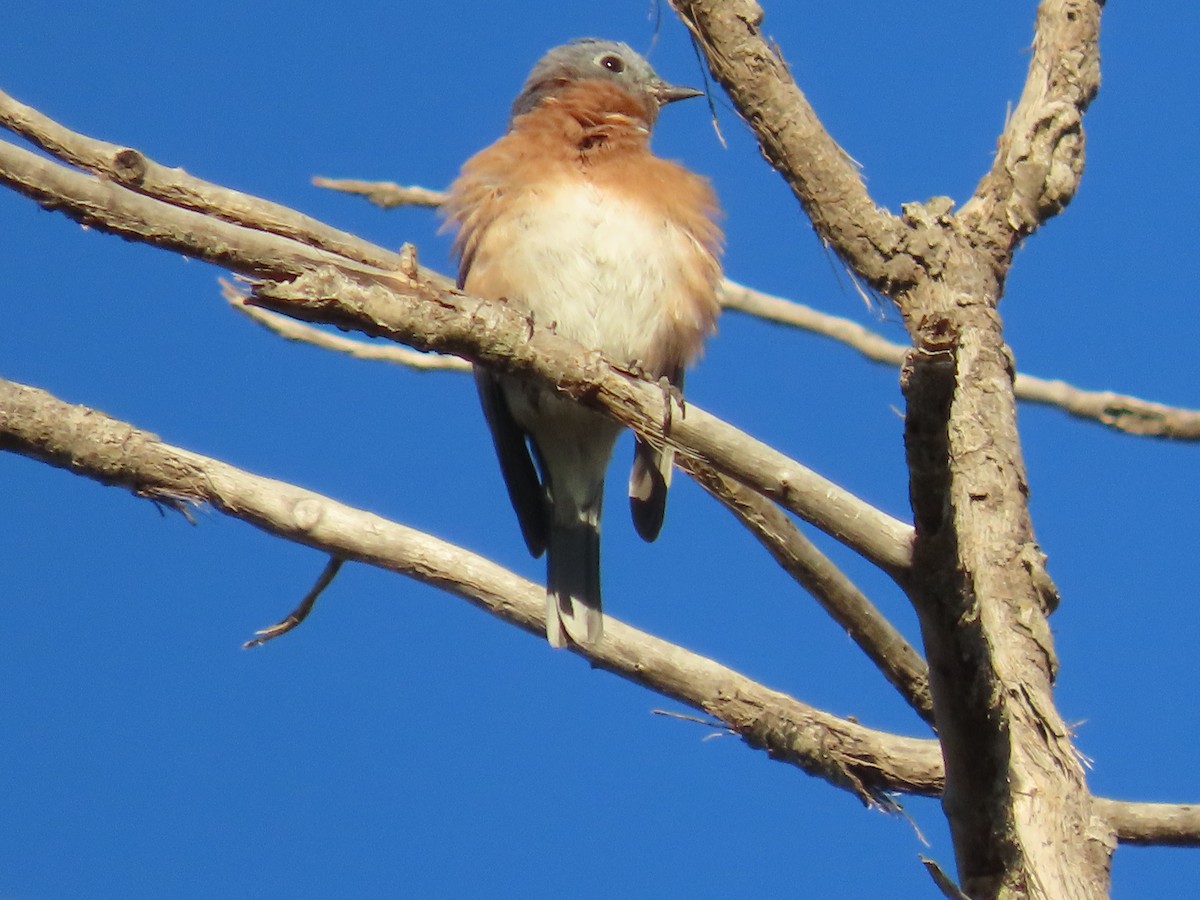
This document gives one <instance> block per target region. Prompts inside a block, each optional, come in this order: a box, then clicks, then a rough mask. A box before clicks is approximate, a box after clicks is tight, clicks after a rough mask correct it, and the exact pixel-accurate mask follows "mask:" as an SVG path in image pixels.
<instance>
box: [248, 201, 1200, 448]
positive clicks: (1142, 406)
mask: <svg viewBox="0 0 1200 900" xmlns="http://www.w3.org/2000/svg"><path fill="white" fill-rule="evenodd" d="M313 182H314V184H318V185H319V186H321V187H328V188H332V189H334V190H341V191H345V192H347V193H352V194H359V195H362V196H365V197H367V198H368V199H369V200H371V202H373V203H376V204H378V205H380V206H383V207H385V208H390V207H395V206H403V205H415V206H429V207H436V206H438V205H439V204H440V203H441V202H442V200H443V199H444V197H445V194H444V193H443V192H441V191H435V190H432V189H430V188H424V187H415V186H413V187H403V186H400V185H396V184H395V183H393V182H386V181H350V180H337V179H330V178H315V179H313ZM721 304H722V306H724V307H725V308H726V309H734V310H737V311H739V312H742V313H745V314H747V315H751V316H755V317H757V318H759V319H763V320H765V321H768V322H776V323H778V324H780V325H789V326H792V327H794V328H800V329H803V330H804V331H808V332H811V333H813V334H819V335H823V336H824V337H828V338H832V339H833V340H836V341H840V342H841V343H843V344H846V345H847V346H848V347H852V348H853V349H855V350H857V351H858V352H859V353H861V354H862V355H863V356H865V357H866V358H867V359H870V360H873V361H875V362H879V363H885V364H888V365H894V366H901V365H903V364H904V359H905V355H906V354H907V353H908V350H909V348H908V346H907V345H905V344H898V343H894V342H892V341H889V340H887V339H886V338H884V337H882V336H881V335H878V334H876V333H875V332H873V331H871V330H870V329H868V328H864V327H863V326H862V325H859V324H858V323H857V322H854V321H852V320H850V319H847V318H843V317H841V316H834V315H830V314H829V313H823V312H820V311H819V310H816V309H813V308H812V307H810V306H806V305H804V304H802V303H799V302H797V301H794V300H788V299H785V298H783V297H776V296H772V295H771V294H767V293H764V292H762V291H758V290H755V289H754V288H751V287H747V286H746V285H743V284H738V283H737V282H735V281H731V280H729V279H725V280H724V281H723V282H722V284H721ZM263 324H266V322H265V321H264V323H263ZM304 333H305V332H302V331H293V332H291V334H290V335H289V336H288V337H289V340H304V337H303V335H304ZM319 334H322V333H321V332H315V334H314V340H313V341H312V342H313V343H318V342H320V341H321V339H320V338H316V335H319ZM354 343H355V342H349V341H348V342H347V344H348V345H352V344H354ZM326 346H328V344H326ZM359 346H361V345H359ZM330 349H337V348H334V347H330ZM345 352H349V353H352V354H353V355H355V356H359V357H360V358H371V359H379V358H384V357H380V356H374V355H372V351H370V350H357V349H353V348H352V347H351V346H347V347H346V348H345ZM391 361H393V362H397V363H400V364H403V365H411V366H412V367H413V368H419V369H427V368H442V367H443V366H442V364H435V362H434V361H433V359H432V358H430V357H429V356H427V355H424V354H403V355H398V356H397V357H396V358H395V359H392V360H391ZM444 365H445V367H446V368H454V367H456V364H454V363H451V362H450V361H448V360H447V361H446V362H445V364H444ZM1014 387H1015V390H1016V393H1017V398H1018V399H1019V400H1024V401H1027V402H1029V403H1039V404H1043V405H1046V406H1053V407H1056V408H1058V409H1061V410H1063V411H1064V412H1066V413H1068V414H1070V415H1072V416H1075V417H1076V418H1079V419H1086V420H1088V421H1093V422H1099V423H1100V424H1102V425H1107V426H1108V427H1110V428H1114V429H1116V430H1118V431H1123V432H1125V433H1126V434H1133V435H1140V436H1144V437H1162V438H1170V439H1172V440H1182V441H1195V440H1200V410H1194V409H1186V408H1183V407H1176V406H1167V405H1165V404H1162V403H1156V402H1154V401H1152V400H1143V399H1141V398H1138V397H1132V396H1129V395H1127V394H1119V393H1114V392H1112V391H1090V390H1085V389H1083V388H1079V387H1076V386H1074V385H1071V384H1069V383H1068V382H1065V381H1062V380H1059V379H1046V378H1039V377H1037V376H1036V375H1027V374H1024V373H1021V372H1018V373H1017V374H1016V382H1015V385H1014Z"/></svg>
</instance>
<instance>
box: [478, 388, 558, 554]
mask: <svg viewBox="0 0 1200 900" xmlns="http://www.w3.org/2000/svg"><path fill="white" fill-rule="evenodd" d="M475 387H476V388H477V389H478V390H479V402H480V404H482V406H483V416H484V418H485V419H487V424H488V430H489V431H491V433H492V444H493V445H494V446H495V448H496V457H497V458H498V459H499V460H500V472H501V474H502V475H503V476H504V484H505V486H506V487H507V488H508V498H509V500H511V501H512V505H513V509H514V510H516V513H517V521H518V522H520V524H521V534H522V535H523V536H524V537H525V544H526V546H528V547H529V552H530V553H532V554H533V555H534V556H541V555H542V553H543V552H544V551H545V549H546V541H547V539H548V534H549V527H550V523H549V514H548V510H547V508H546V491H545V489H544V488H543V487H542V483H541V481H540V480H539V479H538V474H537V470H536V469H535V468H534V465H533V459H532V457H530V455H529V445H528V444H527V443H526V434H525V431H524V429H523V428H521V426H520V425H518V424H517V420H516V419H514V418H513V414H512V411H511V410H510V409H509V408H508V401H507V400H506V399H505V397H504V390H503V388H502V387H501V384H500V380H499V379H498V378H497V377H496V376H495V375H493V374H492V373H491V372H488V371H485V370H484V369H481V368H478V367H476V369H475Z"/></svg>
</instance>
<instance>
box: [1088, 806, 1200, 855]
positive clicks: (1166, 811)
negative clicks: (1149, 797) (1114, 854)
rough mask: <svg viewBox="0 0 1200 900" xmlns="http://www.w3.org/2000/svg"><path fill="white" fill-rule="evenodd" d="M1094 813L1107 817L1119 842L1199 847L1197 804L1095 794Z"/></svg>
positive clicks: (1198, 812) (1198, 809)
mask: <svg viewBox="0 0 1200 900" xmlns="http://www.w3.org/2000/svg"><path fill="white" fill-rule="evenodd" d="M1096 812H1097V814H1098V815H1101V816H1103V817H1105V818H1106V819H1107V820H1108V822H1109V823H1110V825H1111V826H1112V828H1113V829H1114V830H1115V831H1116V832H1117V837H1118V838H1119V839H1120V840H1121V842H1122V843H1127V844H1144V845H1147V846H1148V845H1157V846H1167V847H1200V806H1197V805H1194V804H1172V803H1131V802H1127V801H1122V800H1108V799H1105V798H1103V797H1098V798H1096Z"/></svg>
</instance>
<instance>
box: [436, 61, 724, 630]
mask: <svg viewBox="0 0 1200 900" xmlns="http://www.w3.org/2000/svg"><path fill="white" fill-rule="evenodd" d="M702 94H703V92H702V91H698V90H695V89H694V88H689V87H682V86H677V85H673V84H670V83H668V82H666V81H664V80H663V79H662V78H660V77H659V76H658V75H657V74H656V73H655V71H654V69H653V68H652V67H651V65H650V63H648V62H647V61H646V60H645V59H644V58H643V57H642V56H641V55H639V54H638V53H637V52H635V51H634V50H633V49H631V48H630V47H629V46H628V45H627V44H624V43H621V42H617V41H609V40H601V39H598V38H583V39H580V40H576V41H572V42H571V43H568V44H564V45H562V46H559V47H555V48H554V49H552V50H550V51H549V52H547V53H546V54H545V55H544V56H543V57H542V58H541V59H540V60H539V61H538V62H537V64H536V65H534V67H533V69H532V71H531V72H530V74H529V77H528V78H527V80H526V81H525V84H524V86H523V87H522V88H521V91H520V93H519V94H518V95H517V97H516V99H515V100H514V102H513V105H512V110H511V114H510V118H509V123H508V129H507V131H506V132H505V133H504V134H503V135H502V136H501V137H500V138H499V139H497V140H496V141H495V142H494V143H493V144H491V145H490V146H488V147H487V148H485V149H484V150H482V151H480V152H479V153H477V154H475V155H474V156H473V157H471V158H470V159H469V160H468V161H467V162H466V163H464V164H463V167H462V170H461V172H460V174H459V176H458V178H457V179H456V180H455V181H454V183H453V184H452V185H451V187H450V188H449V190H448V192H447V199H446V200H445V202H444V203H443V206H442V210H441V212H442V215H443V217H444V219H445V227H446V228H447V229H450V230H453V231H455V232H456V234H455V237H454V243H453V253H454V254H455V256H456V257H457V259H458V262H459V268H458V287H459V289H461V290H462V291H464V292H465V293H468V294H470V295H472V296H476V297H480V298H482V299H485V300H491V301H499V302H503V303H505V304H507V305H509V306H510V307H513V308H515V309H517V310H520V311H521V312H523V313H524V314H526V315H527V316H528V317H529V318H530V320H531V321H533V322H534V323H536V324H540V325H543V326H546V327H549V328H552V329H553V330H554V331H555V332H556V333H557V334H559V335H561V336H565V337H568V338H570V339H572V340H574V341H575V342H577V343H578V344H579V345H581V347H582V348H584V349H585V350H587V351H588V352H599V353H600V354H602V355H603V357H605V358H606V359H607V360H609V361H610V362H612V363H614V364H617V365H621V366H628V367H630V368H631V369H632V370H633V371H639V372H641V373H643V374H644V375H645V376H646V377H647V378H649V379H651V380H655V381H659V382H662V380H663V379H665V380H666V382H667V383H669V386H670V389H671V390H672V391H679V392H681V391H682V387H683V376H684V369H685V367H686V366H688V365H689V364H690V363H692V362H693V361H694V360H695V359H696V357H697V356H698V354H699V353H700V351H701V348H702V344H703V342H704V340H705V338H707V337H708V336H709V335H710V334H711V333H712V332H713V331H714V330H715V327H716V319H717V313H718V311H719V302H718V296H717V290H718V283H719V281H720V277H721V265H720V256H721V252H722V246H723V240H724V238H723V234H722V231H721V228H720V226H719V225H718V217H719V215H720V210H719V206H718V203H717V198H716V194H715V193H714V191H713V189H712V187H711V185H710V183H709V181H708V180H707V179H706V178H704V177H702V176H700V175H697V174H695V173H693V172H691V171H689V170H688V169H687V168H685V167H684V166H682V165H680V164H678V163H675V162H671V161H668V160H665V159H663V158H661V157H658V156H656V155H655V154H654V153H653V152H652V151H651V150H650V134H651V131H652V130H653V127H654V125H655V122H656V120H657V118H658V114H659V112H660V111H661V109H662V108H663V107H664V106H667V105H668V104H670V103H674V102H676V101H679V100H685V99H688V98H691V97H697V96H702ZM475 383H476V388H477V391H478V394H479V399H480V402H481V404H482V407H483V412H484V418H485V420H486V422H487V425H488V427H489V429H490V431H491V436H492V442H493V444H494V446H495V451H496V455H497V458H498V460H499V463H500V470H501V473H502V475H503V477H504V481H505V484H506V487H507V490H508V494H509V499H510V500H511V502H512V505H513V508H514V510H515V511H516V514H517V519H518V521H519V524H520V528H521V532H522V535H523V537H524V540H525V543H526V545H527V546H528V548H529V551H530V553H531V554H532V555H533V556H534V557H535V558H536V557H539V556H541V555H542V553H543V552H545V553H546V558H547V561H546V637H547V640H548V641H549V643H550V644H551V645H552V646H554V647H564V646H568V645H569V644H575V645H579V646H582V647H594V646H595V645H597V644H598V643H599V642H600V640H601V639H602V637H603V633H604V632H603V629H604V626H603V622H604V619H603V613H602V600H601V592H600V513H601V506H602V503H603V494H604V479H605V474H606V471H607V469H608V466H609V462H610V459H611V456H612V454H613V448H614V445H615V443H616V440H617V437H618V436H619V435H620V433H621V431H622V428H623V426H621V425H619V424H618V423H616V422H614V421H613V420H612V419H609V418H607V417H605V416H604V415H602V414H601V413H599V412H597V411H594V410H591V409H588V408H586V407H584V406H582V405H580V404H578V403H577V402H575V401H574V400H572V399H570V398H568V397H566V396H565V395H562V394H559V393H558V392H556V391H555V390H554V389H553V388H550V387H546V386H543V385H534V384H530V383H528V382H526V381H522V380H520V379H518V378H515V377H513V376H509V375H505V374H501V373H497V372H494V371H489V370H488V369H486V368H484V367H481V366H478V365H477V366H476V367H475ZM666 387H668V385H667V384H666V383H664V388H666ZM680 396H682V394H680ZM672 456H673V454H672V452H671V451H670V450H669V449H664V448H661V447H654V446H652V445H651V444H650V443H648V442H647V441H645V440H643V439H641V438H637V439H636V440H635V445H634V460H633V468H632V472H631V475H630V479H629V499H630V507H631V512H632V516H633V522H634V526H635V529H636V531H637V532H638V534H639V535H640V536H641V537H642V538H643V539H645V540H647V541H653V540H654V539H655V538H656V537H657V536H658V533H659V530H660V528H661V527H662V522H663V515H664V511H665V508H666V494H667V488H668V487H669V486H670V481H671V466H672Z"/></svg>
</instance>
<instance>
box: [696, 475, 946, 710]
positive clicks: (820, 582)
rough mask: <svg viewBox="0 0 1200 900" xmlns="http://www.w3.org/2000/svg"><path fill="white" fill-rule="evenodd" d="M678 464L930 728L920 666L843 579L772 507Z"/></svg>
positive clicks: (926, 683) (734, 484)
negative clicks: (825, 613)
mask: <svg viewBox="0 0 1200 900" xmlns="http://www.w3.org/2000/svg"><path fill="white" fill-rule="evenodd" d="M679 464H680V466H682V467H683V468H684V469H685V470H686V471H687V472H688V473H689V474H690V475H691V476H692V477H693V478H695V479H696V481H697V482H699V483H700V485H701V486H702V487H703V488H704V489H705V490H706V491H708V492H709V493H710V494H711V495H712V496H713V497H715V498H716V499H717V500H719V501H720V502H721V503H723V504H724V505H725V507H726V508H727V509H728V510H729V511H730V512H731V513H733V515H734V516H735V517H736V518H737V519H738V521H739V522H741V523H742V524H743V525H744V526H745V527H746V528H747V529H748V530H749V532H750V533H751V534H752V535H754V537H755V539H757V540H758V542H759V543H760V544H762V545H763V547H764V548H765V549H766V550H767V552H768V553H770V554H771V556H772V557H773V558H774V559H775V561H776V562H778V563H779V565H780V566H781V567H782V568H783V570H784V571H785V572H787V573H788V574H789V575H791V576H792V577H793V578H795V579H796V581H797V582H799V583H800V584H801V585H802V586H803V587H804V588H805V590H807V591H808V592H809V593H810V594H811V595H812V596H813V598H814V599H815V600H816V601H817V602H818V603H819V604H820V605H821V607H822V609H824V610H825V611H826V612H827V613H829V615H830V617H831V618H832V619H833V620H834V621H835V622H837V623H838V624H839V625H840V626H842V628H844V629H845V630H846V633H847V634H849V635H850V637H851V639H852V640H853V641H854V642H855V643H856V644H858V646H859V647H860V648H861V649H862V651H863V652H864V653H865V654H866V655H867V657H868V658H869V659H870V660H871V662H873V663H874V664H875V665H876V667H877V668H878V669H879V670H880V672H882V673H883V675H884V677H885V678H887V680H888V681H889V682H890V683H891V684H892V685H893V686H894V687H895V688H896V690H898V691H899V692H900V696H902V697H903V698H904V699H905V700H907V701H908V704H909V705H910V706H911V707H912V708H913V709H914V710H915V711H916V713H917V715H919V716H920V717H921V718H922V719H924V720H925V721H926V722H928V723H929V724H933V700H932V698H931V697H930V695H929V669H928V667H927V666H926V665H925V660H923V659H922V658H921V654H920V653H918V652H917V651H916V650H915V649H914V648H913V647H912V645H911V644H909V643H908V641H906V640H905V639H904V636H903V635H902V634H900V632H899V631H897V630H896V628H895V627H894V626H893V625H892V623H891V622H889V621H888V620H887V618H886V617H885V616H884V615H883V614H882V613H881V612H880V611H879V610H878V609H877V608H876V607H875V605H874V604H873V603H871V601H870V600H868V599H867V598H866V596H865V595H864V594H863V593H862V592H861V591H860V590H859V589H858V588H857V587H856V586H855V585H854V583H853V582H852V581H851V580H850V579H849V578H848V577H847V576H846V575H845V573H843V572H842V571H841V570H840V569H839V568H838V567H837V566H835V565H834V564H833V562H832V561H831V560H830V559H829V558H828V557H826V556H825V554H823V553H822V552H821V551H820V550H818V549H817V548H816V546H815V545H814V544H813V543H812V541H810V540H809V539H808V538H806V537H805V536H804V535H803V534H802V533H801V532H800V529H798V528H797V527H796V526H795V524H793V522H792V520H791V519H789V518H788V517H787V516H786V515H785V514H784V513H783V512H782V511H781V510H780V509H779V507H777V506H775V505H774V504H773V503H769V502H767V501H766V500H765V499H764V498H762V497H761V496H759V495H758V494H756V493H754V492H753V491H751V490H749V489H748V488H746V487H743V486H742V485H740V484H738V483H737V482H736V481H733V480H732V479H729V478H726V477H725V476H723V475H721V474H719V473H717V472H715V471H713V470H712V469H710V468H709V467H707V466H704V465H702V464H700V463H697V462H696V461H695V460H692V459H689V458H687V457H685V458H683V459H681V460H680V461H679Z"/></svg>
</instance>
